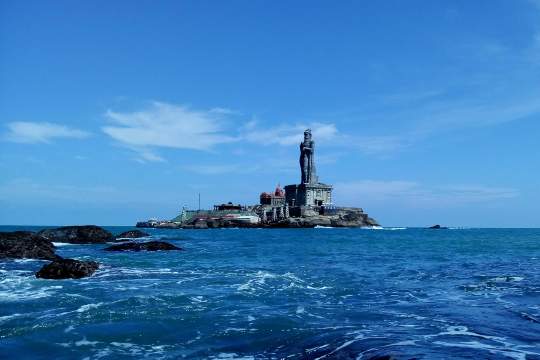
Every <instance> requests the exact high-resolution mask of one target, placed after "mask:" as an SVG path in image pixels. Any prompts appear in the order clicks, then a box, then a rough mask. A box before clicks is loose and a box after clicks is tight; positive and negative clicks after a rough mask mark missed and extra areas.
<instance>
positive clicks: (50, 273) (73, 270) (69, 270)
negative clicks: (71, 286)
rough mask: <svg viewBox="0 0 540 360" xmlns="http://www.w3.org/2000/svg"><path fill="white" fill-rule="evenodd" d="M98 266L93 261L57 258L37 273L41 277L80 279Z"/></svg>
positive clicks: (91, 272) (90, 273)
mask: <svg viewBox="0 0 540 360" xmlns="http://www.w3.org/2000/svg"><path fill="white" fill-rule="evenodd" d="M98 268H99V264H98V263H97V262H95V261H80V260H74V259H58V260H55V261H53V262H52V263H50V264H47V265H45V266H43V267H42V268H41V269H40V270H39V271H38V272H37V273H36V277H37V278H42V279H80V278H83V277H86V276H90V275H92V274H93V273H94V272H95V271H96V270H97V269H98Z"/></svg>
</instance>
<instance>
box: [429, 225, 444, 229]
mask: <svg viewBox="0 0 540 360" xmlns="http://www.w3.org/2000/svg"><path fill="white" fill-rule="evenodd" d="M428 229H436V230H438V229H448V228H447V227H445V226H441V225H439V224H437V225H433V226H430V227H428Z"/></svg>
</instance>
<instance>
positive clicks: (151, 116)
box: [102, 102, 237, 161]
mask: <svg viewBox="0 0 540 360" xmlns="http://www.w3.org/2000/svg"><path fill="white" fill-rule="evenodd" d="M230 113H231V112H230V111H229V110H227V109H221V108H215V109H211V110H208V111H198V110H192V109H189V108H188V107H185V106H177V105H171V104H166V103H161V102H153V103H151V105H150V107H149V108H148V109H146V110H143V111H137V112H115V111H112V110H108V111H107V112H106V114H105V116H106V117H107V118H108V119H109V121H110V122H111V125H107V126H104V127H103V128H102V130H103V132H105V133H106V134H107V135H109V136H110V137H112V138H113V139H115V140H116V141H118V142H119V143H120V144H122V145H124V146H126V147H128V148H130V149H133V150H135V151H137V152H138V153H139V154H140V156H141V159H142V160H145V161H163V158H161V157H160V156H159V155H157V154H155V153H154V152H153V151H152V150H151V149H152V148H154V147H169V148H178V149H192V150H210V149H212V148H213V147H214V146H215V145H218V144H223V143H228V142H232V141H236V140H237V139H236V138H234V137H232V136H229V135H226V134H225V129H224V125H225V121H224V118H223V116H224V115H227V114H230Z"/></svg>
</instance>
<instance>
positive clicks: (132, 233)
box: [116, 230, 150, 239]
mask: <svg viewBox="0 0 540 360" xmlns="http://www.w3.org/2000/svg"><path fill="white" fill-rule="evenodd" d="M147 236H150V234H147V233H145V232H144V231H140V230H129V231H125V232H123V233H121V234H119V235H116V239H138V238H142V237H147Z"/></svg>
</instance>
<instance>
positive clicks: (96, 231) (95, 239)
mask: <svg viewBox="0 0 540 360" xmlns="http://www.w3.org/2000/svg"><path fill="white" fill-rule="evenodd" d="M38 235H39V236H42V237H44V238H46V239H48V240H50V241H53V242H63V243H70V244H102V243H106V242H108V241H112V240H114V236H113V235H112V234H111V233H110V232H108V231H107V230H105V229H103V228H101V227H99V226H96V225H83V226H63V227H60V228H56V229H45V230H41V231H40V232H38Z"/></svg>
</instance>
